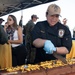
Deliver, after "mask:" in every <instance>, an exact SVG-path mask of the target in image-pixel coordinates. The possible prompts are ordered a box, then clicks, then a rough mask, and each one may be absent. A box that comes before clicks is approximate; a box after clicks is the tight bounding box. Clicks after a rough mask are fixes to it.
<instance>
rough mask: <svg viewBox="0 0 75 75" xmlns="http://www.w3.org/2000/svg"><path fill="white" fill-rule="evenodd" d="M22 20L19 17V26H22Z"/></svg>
mask: <svg viewBox="0 0 75 75" xmlns="http://www.w3.org/2000/svg"><path fill="white" fill-rule="evenodd" d="M22 19H23V16H21V19H20V21H19V26H21V27H22V26H23V24H22Z"/></svg>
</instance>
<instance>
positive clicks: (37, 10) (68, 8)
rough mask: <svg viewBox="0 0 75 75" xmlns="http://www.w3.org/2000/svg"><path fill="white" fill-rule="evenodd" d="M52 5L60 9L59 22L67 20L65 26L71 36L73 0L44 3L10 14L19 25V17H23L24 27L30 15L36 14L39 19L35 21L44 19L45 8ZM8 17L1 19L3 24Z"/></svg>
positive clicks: (73, 23) (74, 20) (73, 15)
mask: <svg viewBox="0 0 75 75" xmlns="http://www.w3.org/2000/svg"><path fill="white" fill-rule="evenodd" d="M53 3H55V4H57V5H59V6H60V7H61V16H62V17H60V20H61V22H62V20H63V18H67V20H68V21H67V25H68V26H69V28H70V31H71V34H73V33H72V32H73V28H74V27H75V0H58V1H54V2H50V3H46V4H43V5H38V6H35V7H31V8H27V9H24V10H21V11H18V12H15V13H12V14H13V15H15V16H16V18H17V22H18V23H19V20H20V17H21V15H23V25H25V24H26V23H27V22H28V21H29V20H30V18H31V15H32V14H36V15H37V16H38V17H39V19H38V20H37V21H42V20H45V19H46V17H45V13H46V10H47V7H48V6H49V5H50V4H53ZM8 15H9V14H8ZM8 15H6V16H3V17H2V18H3V19H4V20H5V22H6V20H7V16H8ZM5 22H4V23H5ZM4 23H3V24H4Z"/></svg>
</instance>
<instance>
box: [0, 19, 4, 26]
mask: <svg viewBox="0 0 75 75" xmlns="http://www.w3.org/2000/svg"><path fill="white" fill-rule="evenodd" d="M3 22H4V19H3V18H0V25H2V23H3ZM2 27H4V26H3V25H2Z"/></svg>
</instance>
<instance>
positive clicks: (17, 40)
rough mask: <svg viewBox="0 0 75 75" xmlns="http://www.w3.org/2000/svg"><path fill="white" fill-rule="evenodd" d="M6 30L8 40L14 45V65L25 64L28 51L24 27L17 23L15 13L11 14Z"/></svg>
mask: <svg viewBox="0 0 75 75" xmlns="http://www.w3.org/2000/svg"><path fill="white" fill-rule="evenodd" d="M7 24H8V25H7ZM4 30H5V31H6V32H7V34H8V39H9V40H8V42H9V43H10V44H11V46H12V66H13V67H15V66H20V65H23V64H25V57H26V51H25V47H24V45H23V36H22V28H21V27H20V26H19V25H17V20H16V17H15V16H14V15H9V16H8V18H7V23H6V24H5V26H4Z"/></svg>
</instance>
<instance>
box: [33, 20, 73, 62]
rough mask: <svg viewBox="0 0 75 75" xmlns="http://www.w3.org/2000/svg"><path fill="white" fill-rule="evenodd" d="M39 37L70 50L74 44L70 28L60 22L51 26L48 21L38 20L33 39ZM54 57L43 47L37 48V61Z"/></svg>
mask: <svg viewBox="0 0 75 75" xmlns="http://www.w3.org/2000/svg"><path fill="white" fill-rule="evenodd" d="M37 38H42V39H47V40H51V42H52V43H53V44H54V46H55V47H63V46H65V47H66V48H67V49H68V50H69V51H70V49H71V46H72V39H71V33H70V30H69V29H68V28H67V27H65V26H64V25H62V24H61V23H59V22H58V23H57V24H56V25H54V26H49V24H48V22H47V21H42V22H38V23H37V24H36V25H35V27H34V29H33V31H32V39H33V41H34V40H35V39H37ZM63 56H65V55H63ZM54 59H56V58H55V57H54V56H53V55H52V54H46V52H45V51H44V50H43V47H42V48H36V59H35V62H36V63H37V62H41V61H46V60H54Z"/></svg>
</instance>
